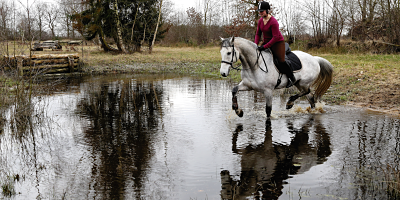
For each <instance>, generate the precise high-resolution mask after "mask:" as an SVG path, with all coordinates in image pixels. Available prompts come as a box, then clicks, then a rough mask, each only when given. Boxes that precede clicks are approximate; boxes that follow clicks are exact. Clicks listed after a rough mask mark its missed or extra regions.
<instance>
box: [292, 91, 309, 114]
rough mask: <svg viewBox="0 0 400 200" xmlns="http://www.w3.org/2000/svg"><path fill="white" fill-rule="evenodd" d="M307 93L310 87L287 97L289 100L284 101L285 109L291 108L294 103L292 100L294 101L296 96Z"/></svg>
mask: <svg viewBox="0 0 400 200" xmlns="http://www.w3.org/2000/svg"><path fill="white" fill-rule="evenodd" d="M309 93H310V88H308V89H306V90H302V91H301V92H300V93H299V94H296V95H293V96H291V97H289V101H288V102H287V103H286V109H291V108H292V107H293V105H294V101H296V100H297V99H298V98H300V97H302V96H304V95H308V94H309Z"/></svg>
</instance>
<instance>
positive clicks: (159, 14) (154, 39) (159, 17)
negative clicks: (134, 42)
mask: <svg viewBox="0 0 400 200" xmlns="http://www.w3.org/2000/svg"><path fill="white" fill-rule="evenodd" d="M162 2H163V0H160V10H159V12H158V20H157V25H156V30H155V31H154V37H153V41H152V42H151V45H150V48H149V52H150V53H151V52H152V51H153V46H154V42H155V41H156V36H157V31H158V25H159V24H160V19H161V7H162Z"/></svg>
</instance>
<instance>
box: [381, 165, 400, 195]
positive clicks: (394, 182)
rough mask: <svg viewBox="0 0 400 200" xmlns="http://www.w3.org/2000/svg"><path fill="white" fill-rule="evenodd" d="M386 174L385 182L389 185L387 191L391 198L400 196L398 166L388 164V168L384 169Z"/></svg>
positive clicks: (399, 171) (399, 172)
mask: <svg viewBox="0 0 400 200" xmlns="http://www.w3.org/2000/svg"><path fill="white" fill-rule="evenodd" d="M382 171H383V173H384V175H385V183H386V186H387V193H388V195H389V197H390V199H399V198H400V170H399V168H398V167H393V166H391V165H389V164H388V165H386V169H382Z"/></svg>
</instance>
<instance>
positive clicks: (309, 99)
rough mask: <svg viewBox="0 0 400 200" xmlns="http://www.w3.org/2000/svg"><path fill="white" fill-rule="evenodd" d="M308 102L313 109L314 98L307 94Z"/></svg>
mask: <svg viewBox="0 0 400 200" xmlns="http://www.w3.org/2000/svg"><path fill="white" fill-rule="evenodd" d="M306 97H307V100H308V102H309V103H310V106H311V108H315V98H314V95H311V94H307V95H306Z"/></svg>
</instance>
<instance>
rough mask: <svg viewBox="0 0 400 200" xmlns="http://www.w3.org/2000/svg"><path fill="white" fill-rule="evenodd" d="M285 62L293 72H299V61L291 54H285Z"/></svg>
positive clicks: (300, 66)
mask: <svg viewBox="0 0 400 200" xmlns="http://www.w3.org/2000/svg"><path fill="white" fill-rule="evenodd" d="M285 60H286V61H288V63H289V64H290V65H291V66H292V69H293V72H297V71H300V70H301V68H302V65H301V61H300V59H299V58H298V57H297V56H296V54H294V53H293V52H289V53H287V54H286V57H285Z"/></svg>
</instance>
